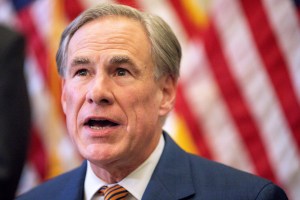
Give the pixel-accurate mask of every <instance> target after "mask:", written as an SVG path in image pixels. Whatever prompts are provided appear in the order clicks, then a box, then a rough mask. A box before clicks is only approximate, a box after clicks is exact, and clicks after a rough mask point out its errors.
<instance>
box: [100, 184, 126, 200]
mask: <svg viewBox="0 0 300 200" xmlns="http://www.w3.org/2000/svg"><path fill="white" fill-rule="evenodd" d="M99 192H100V193H101V194H103V195H104V200H123V199H125V198H126V196H127V195H128V191H127V190H126V189H125V188H123V187H122V186H120V185H115V186H112V187H107V186H103V187H101V188H100V190H99Z"/></svg>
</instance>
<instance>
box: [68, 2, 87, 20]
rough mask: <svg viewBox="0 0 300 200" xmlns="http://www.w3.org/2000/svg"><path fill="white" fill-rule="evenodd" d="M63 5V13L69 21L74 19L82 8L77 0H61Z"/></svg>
mask: <svg viewBox="0 0 300 200" xmlns="http://www.w3.org/2000/svg"><path fill="white" fill-rule="evenodd" d="M63 5H64V9H65V12H64V13H65V14H66V16H67V18H68V20H70V21H71V20H73V19H75V17H77V16H78V15H79V14H80V13H81V12H82V11H83V10H84V8H83V5H81V2H80V1H79V0H63Z"/></svg>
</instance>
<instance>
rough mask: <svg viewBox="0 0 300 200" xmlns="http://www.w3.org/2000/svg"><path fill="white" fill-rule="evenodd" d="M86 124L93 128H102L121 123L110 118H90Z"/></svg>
mask: <svg viewBox="0 0 300 200" xmlns="http://www.w3.org/2000/svg"><path fill="white" fill-rule="evenodd" d="M84 125H85V126H88V127H89V128H92V129H96V130H100V129H104V128H109V127H114V126H118V125H119V124H118V123H115V122H113V121H110V120H99V119H89V120H87V121H86V122H85V123H84Z"/></svg>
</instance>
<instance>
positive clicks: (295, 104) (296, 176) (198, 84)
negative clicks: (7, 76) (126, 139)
mask: <svg viewBox="0 0 300 200" xmlns="http://www.w3.org/2000/svg"><path fill="white" fill-rule="evenodd" d="M99 2H104V1H96V0H0V23H1V24H3V25H5V26H7V27H10V28H11V29H13V30H15V31H17V32H19V33H21V34H22V35H23V36H24V38H25V41H26V48H25V49H26V54H25V61H24V75H25V79H26V85H27V88H28V95H29V100H30V106H31V128H30V140H29V144H28V146H29V148H28V151H27V158H26V163H25V165H24V169H23V172H22V176H21V180H20V183H19V186H18V190H17V193H18V194H20V193H22V192H24V191H27V190H28V189H30V188H32V187H33V186H35V185H37V184H39V183H41V182H43V181H45V180H47V179H49V178H51V177H53V176H56V175H58V174H60V173H63V172H65V171H67V170H70V169H72V168H74V167H76V166H78V165H79V164H80V163H81V161H82V158H81V157H80V156H79V155H78V153H77V152H76V149H75V148H74V146H73V145H72V143H71V141H70V140H69V138H68V134H67V130H66V127H65V118H64V115H63V113H62V110H61V107H60V79H59V77H58V74H57V72H56V64H55V54H56V51H57V47H58V43H59V39H60V35H61V33H62V31H63V29H64V28H65V26H66V25H67V24H68V22H70V20H72V19H74V18H75V17H76V16H77V15H78V14H79V13H80V12H81V11H82V10H84V9H85V8H87V7H90V6H92V5H93V4H96V3H99ZM114 2H118V3H122V4H126V5H131V6H133V7H136V8H138V9H141V10H145V11H148V12H151V13H155V14H157V15H159V16H161V17H162V18H163V19H165V20H166V21H167V22H168V23H169V24H170V26H171V27H172V29H173V30H174V32H175V33H176V35H177V36H178V38H179V40H180V43H181V45H182V48H183V60H182V63H181V77H180V81H179V88H178V93H177V101H176V106H175V108H174V111H173V112H172V113H171V114H170V117H169V119H168V121H167V123H166V125H165V129H166V130H167V131H168V132H169V133H170V135H171V136H172V137H173V138H174V139H175V140H176V141H177V142H178V144H180V145H181V146H182V147H183V148H184V149H186V150H187V151H189V152H192V153H194V154H198V155H201V156H203V157H206V158H208V159H211V160H216V161H218V162H222V163H225V164H227V165H230V166H233V167H235V168H238V169H241V170H244V171H247V172H250V173H254V174H257V175H259V176H262V177H265V178H268V179H270V180H272V181H274V182H275V183H277V184H279V185H280V186H281V187H283V188H284V189H285V190H286V192H287V194H288V196H289V198H290V199H292V200H296V199H300V189H299V188H300V20H299V19H300V2H299V0H151V1H149V0H148V1H147V0H118V1H114ZM15 59H19V56H17V55H16V56H15ZM6 67H9V66H6ZM0 68H2V66H0ZM12 78H13V79H14V78H16V77H12ZM0 98H2V97H0ZM19 101H23V99H22V98H20V99H19ZM7 106H10V105H7ZM0 132H1V130H0ZM1 134H2V133H1ZM15 145H19V144H18V141H16V143H15ZM0 162H2V161H1V160H0ZM199 170H201V169H199Z"/></svg>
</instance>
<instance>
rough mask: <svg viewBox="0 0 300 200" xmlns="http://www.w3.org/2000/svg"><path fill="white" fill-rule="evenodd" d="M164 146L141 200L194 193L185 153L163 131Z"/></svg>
mask: <svg viewBox="0 0 300 200" xmlns="http://www.w3.org/2000/svg"><path fill="white" fill-rule="evenodd" d="M164 138H165V148H164V151H163V153H162V156H161V158H160V160H159V162H158V165H157V166H156V168H155V170H154V172H153V175H152V177H151V179H150V182H149V184H148V186H147V188H146V191H145V193H144V195H143V198H142V199H143V200H150V199H184V198H187V197H189V196H192V195H193V194H194V193H195V190H194V185H193V180H192V174H191V168H190V163H189V159H188V156H187V154H186V153H185V152H184V151H183V150H182V149H180V148H179V147H178V146H177V145H176V144H175V143H174V141H173V140H172V139H171V138H170V136H168V134H166V133H164Z"/></svg>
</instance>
